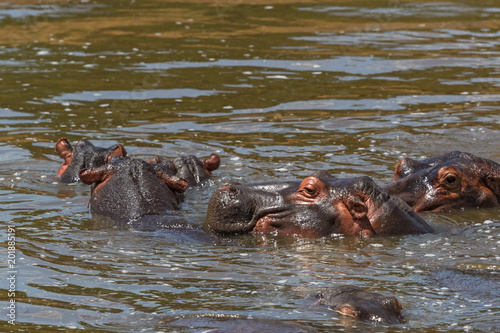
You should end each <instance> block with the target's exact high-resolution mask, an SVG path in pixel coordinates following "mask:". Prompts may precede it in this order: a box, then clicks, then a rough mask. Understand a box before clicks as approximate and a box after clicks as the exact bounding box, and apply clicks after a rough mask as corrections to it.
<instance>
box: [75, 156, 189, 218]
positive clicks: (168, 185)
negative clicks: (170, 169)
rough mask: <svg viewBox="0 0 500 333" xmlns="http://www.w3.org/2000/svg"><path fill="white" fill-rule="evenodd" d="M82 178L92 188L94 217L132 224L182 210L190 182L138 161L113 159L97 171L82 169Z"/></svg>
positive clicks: (121, 158)
mask: <svg viewBox="0 0 500 333" xmlns="http://www.w3.org/2000/svg"><path fill="white" fill-rule="evenodd" d="M79 177H80V179H81V180H82V182H83V183H85V184H89V185H92V192H91V196H90V201H89V208H90V212H91V214H92V215H100V216H107V217H111V218H112V219H115V220H119V221H124V222H129V221H133V220H137V219H139V218H141V217H144V216H148V215H163V214H165V213H166V212H168V211H170V210H175V209H179V208H180V206H179V204H180V202H181V197H180V195H179V194H180V193H183V192H184V191H185V190H186V188H187V186H188V183H187V181H185V180H183V179H181V178H179V177H177V176H174V175H171V174H168V173H166V172H165V171H164V170H163V169H161V168H159V167H155V165H152V164H150V163H147V162H145V161H142V160H139V159H130V158H124V157H121V156H115V157H113V158H112V159H111V160H110V162H109V163H108V164H106V165H103V166H101V167H98V168H91V169H82V170H80V173H79Z"/></svg>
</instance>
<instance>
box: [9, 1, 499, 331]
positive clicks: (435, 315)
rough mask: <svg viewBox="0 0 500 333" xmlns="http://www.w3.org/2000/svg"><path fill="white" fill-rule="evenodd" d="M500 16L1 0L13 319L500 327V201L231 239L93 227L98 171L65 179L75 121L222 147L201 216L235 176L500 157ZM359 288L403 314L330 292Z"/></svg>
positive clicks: (156, 145)
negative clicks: (379, 223)
mask: <svg viewBox="0 0 500 333" xmlns="http://www.w3.org/2000/svg"><path fill="white" fill-rule="evenodd" d="M499 27H500V3H499V2H498V1H459V0H451V1H443V2H431V1H303V2H300V3H299V2H297V3H295V2H291V1H280V0H276V1H273V0H270V1H260V0H254V1H242V0H241V1H239V0H234V1H232V0H207V1H203V0H187V1H181V2H174V1H155V0H140V1H139V0H136V1H134V0H132V1H117V0H114V1H81V2H76V1H68V0H53V1H47V2H43V1H35V0H33V1H14V2H12V3H11V4H7V3H2V4H0V45H1V46H0V87H1V89H0V101H1V102H0V156H1V161H0V203H1V204H0V221H1V222H0V225H1V226H2V228H1V235H2V240H3V244H4V247H3V248H2V249H1V250H0V255H1V256H2V257H3V258H2V260H1V261H0V271H1V272H2V273H1V276H2V280H1V284H0V289H1V290H0V295H1V296H0V299H1V306H2V310H1V318H0V331H2V332H5V331H13V332H17V331H25V332H34V331H42V332H53V331H65V332H77V331H88V332H174V331H177V332H211V330H210V328H209V327H208V326H204V324H199V322H196V321H194V320H193V321H192V322H191V325H189V324H188V325H186V326H184V327H183V326H174V325H173V324H171V321H170V319H172V318H174V317H177V316H188V315H206V314H217V315H220V316H227V317H226V318H231V316H236V315H237V316H240V317H238V318H244V319H245V318H254V319H256V320H260V319H262V320H272V321H273V322H274V323H276V325H280V324H286V323H290V322H295V323H300V324H301V325H303V326H304V327H309V328H311V329H314V330H317V331H318V332H332V331H343V330H345V331H348V332H353V331H374V332H380V331H391V332H406V331H412V332H413V331H421V332H472V331H475V332H483V331H485V332H489V331H498V330H500V301H499V300H500V277H499V274H500V256H499V251H498V249H499V244H500V215H499V211H498V210H496V209H494V210H486V211H467V212H458V213H455V214H442V215H438V214H427V215H424V218H425V219H426V220H428V221H429V222H430V223H431V224H433V226H434V227H435V228H436V229H437V230H438V233H437V234H435V235H422V236H408V237H392V238H373V239H357V238H343V237H338V238H333V239H316V240H307V239H290V238H280V237H273V236H258V237H257V236H245V237H237V238H236V239H234V240H233V241H232V242H229V243H228V242H222V243H217V244H214V243H213V242H211V241H207V240H206V239H205V238H204V237H203V235H201V234H200V233H198V232H194V231H184V232H183V231H180V230H161V231H156V232H145V231H142V232H141V231H131V230H114V229H109V228H100V227H98V226H95V225H94V224H93V223H92V220H91V218H90V215H89V213H88V210H87V206H86V204H87V200H88V197H89V189H88V187H87V186H84V185H69V186H66V185H61V184H58V183H57V180H56V178H55V174H56V171H57V169H58V166H59V164H60V162H61V161H60V160H59V158H58V157H57V155H56V154H55V152H54V144H55V142H56V141H57V140H58V139H59V138H61V137H67V138H68V139H69V140H70V141H71V142H75V141H77V140H78V139H80V138H84V137H85V138H87V139H89V140H91V141H92V142H93V143H94V144H97V145H100V146H106V147H107V146H111V145H112V144H115V143H117V142H119V143H123V144H124V145H125V146H126V148H127V151H128V152H129V154H130V155H131V156H134V157H139V158H149V157H151V156H153V155H161V156H166V157H177V156H179V155H181V154H192V153H194V154H197V155H199V156H207V155H209V154H210V153H212V152H218V153H219V154H220V155H221V157H222V159H223V160H222V161H223V163H222V166H221V168H220V169H219V170H218V171H216V172H215V174H216V175H217V176H218V177H216V178H214V179H213V180H212V181H210V182H209V183H208V184H206V186H204V187H202V188H199V189H194V190H192V191H191V192H190V193H189V195H188V196H187V199H186V201H185V202H184V204H183V209H182V211H181V212H179V213H176V214H175V218H181V219H185V220H187V221H189V222H190V223H193V224H195V225H202V224H203V222H204V218H205V217H204V215H205V211H206V205H207V201H208V198H209V197H210V194H211V193H212V191H213V190H214V189H215V188H217V187H218V186H219V185H220V184H222V183H224V182H226V181H240V182H252V181H267V180H273V179H297V178H301V177H304V176H307V175H309V174H311V173H312V172H313V171H315V170H328V171H330V172H331V173H334V174H338V175H340V176H353V175H369V176H371V177H373V178H374V179H375V180H376V181H377V182H378V183H379V184H385V183H388V182H389V181H391V179H392V172H393V170H394V166H395V164H396V163H397V162H398V160H399V159H400V158H402V157H404V156H410V157H414V158H421V157H425V156H432V155H436V154H441V153H445V152H448V151H451V150H463V151H468V152H471V153H474V154H476V155H479V156H482V157H486V158H490V159H493V160H496V161H500V149H499V148H500V144H499V142H500V112H499V107H498V104H499V102H500V72H499V68H500V42H499V40H500V31H499ZM8 226H12V227H13V229H14V230H13V231H15V236H16V238H17V239H16V240H17V242H16V250H15V256H16V266H17V268H16V273H15V276H16V281H15V282H16V284H15V289H16V291H15V301H16V303H15V304H16V313H15V314H16V318H15V319H16V322H15V323H16V325H15V326H13V325H11V324H9V323H8V322H7V320H10V318H9V317H7V313H8V312H7V309H6V307H7V306H8V305H9V301H10V300H11V299H12V298H11V297H9V296H8V289H9V283H8V282H9V281H8V280H7V277H9V274H10V273H9V271H10V269H9V267H8V266H7V259H8V255H9V251H8V243H7V236H8V229H7V227H8ZM346 284H351V285H357V286H360V287H364V288H367V289H370V290H373V291H378V292H380V293H383V294H387V295H389V294H391V295H394V296H396V297H397V298H399V299H400V300H401V302H402V303H403V313H404V315H405V317H406V320H407V321H406V323H404V324H400V325H395V326H391V327H390V328H387V327H384V326H381V325H376V324H373V323H364V322H359V323H346V322H345V320H343V319H341V318H339V317H338V316H337V315H336V314H334V313H332V312H330V311H329V310H328V309H326V308H322V307H318V306H314V304H313V303H314V302H315V299H314V297H312V296H313V295H315V294H317V293H318V292H320V291H322V290H324V289H326V288H329V287H335V286H340V285H346ZM188 322H189V320H188ZM238 325H239V326H238ZM238 325H236V326H238V327H239V328H240V329H241V330H242V332H246V331H249V330H250V328H251V327H253V326H252V325H253V324H252V321H251V320H248V321H247V322H245V321H243V324H242V323H239V324H238ZM245 325H247V326H245ZM353 325H354V326H353ZM189 326H193V328H188V327H189ZM222 331H224V330H222ZM226 331H227V329H226ZM281 331H283V332H285V331H286V330H281Z"/></svg>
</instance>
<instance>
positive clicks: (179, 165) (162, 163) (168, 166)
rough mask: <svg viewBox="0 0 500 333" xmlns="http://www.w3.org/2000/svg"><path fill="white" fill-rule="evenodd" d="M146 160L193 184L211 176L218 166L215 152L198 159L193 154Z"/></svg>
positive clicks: (218, 162)
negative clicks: (207, 156) (167, 158)
mask: <svg viewBox="0 0 500 333" xmlns="http://www.w3.org/2000/svg"><path fill="white" fill-rule="evenodd" d="M148 162H149V163H151V164H156V165H157V166H158V167H159V168H161V169H163V170H164V171H165V172H167V173H169V174H172V175H175V176H177V177H179V178H182V179H184V180H186V181H187V182H188V184H189V185H191V186H193V185H197V184H199V183H202V182H203V181H205V180H207V179H208V178H210V177H211V176H212V171H214V170H217V169H218V168H219V165H220V157H219V155H218V154H216V153H213V154H212V155H210V157H209V158H206V159H200V158H198V157H196V156H195V155H186V156H181V157H178V158H176V159H173V160H166V159H163V158H160V157H155V158H152V159H150V160H149V161H148Z"/></svg>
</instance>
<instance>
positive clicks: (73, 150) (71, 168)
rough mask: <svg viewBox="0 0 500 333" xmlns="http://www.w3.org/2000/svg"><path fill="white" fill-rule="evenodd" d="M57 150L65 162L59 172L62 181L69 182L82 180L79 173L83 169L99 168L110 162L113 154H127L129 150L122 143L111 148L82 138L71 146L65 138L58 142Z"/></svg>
mask: <svg viewBox="0 0 500 333" xmlns="http://www.w3.org/2000/svg"><path fill="white" fill-rule="evenodd" d="M56 152H57V154H58V155H59V157H61V158H62V159H63V160H64V162H63V163H62V164H61V166H60V167H59V171H58V172H57V174H58V175H59V177H60V180H61V182H62V183H65V184H69V183H75V182H78V181H80V178H79V177H78V173H79V172H80V170H81V169H85V168H97V167H100V166H102V165H104V164H106V163H108V162H109V161H110V159H111V157H113V156H126V155H127V152H126V151H125V148H124V147H123V146H122V145H113V146H111V147H109V148H101V147H96V146H94V145H93V144H92V143H90V142H89V141H87V140H85V139H82V140H80V141H78V142H77V143H76V145H75V146H74V147H72V146H71V144H70V143H69V141H68V140H66V139H65V138H62V139H59V140H58V141H57V143H56Z"/></svg>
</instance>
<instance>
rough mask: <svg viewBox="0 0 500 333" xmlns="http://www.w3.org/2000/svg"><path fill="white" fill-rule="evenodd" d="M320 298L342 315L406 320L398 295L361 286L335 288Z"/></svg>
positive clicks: (372, 318) (385, 319) (374, 319)
mask: <svg viewBox="0 0 500 333" xmlns="http://www.w3.org/2000/svg"><path fill="white" fill-rule="evenodd" d="M318 298H319V303H320V304H323V305H328V306H330V307H331V309H332V310H333V311H335V312H337V313H339V314H341V315H342V316H347V317H351V318H355V319H359V320H371V321H375V322H382V323H386V324H398V323H401V322H402V321H403V320H404V319H403V316H402V315H401V309H402V305H401V302H400V301H399V300H398V299H397V298H396V297H387V296H383V295H381V294H379V293H375V292H369V291H366V290H364V289H361V288H359V287H354V286H344V287H338V288H334V289H331V290H328V291H325V292H323V293H321V294H319V295H318Z"/></svg>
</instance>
